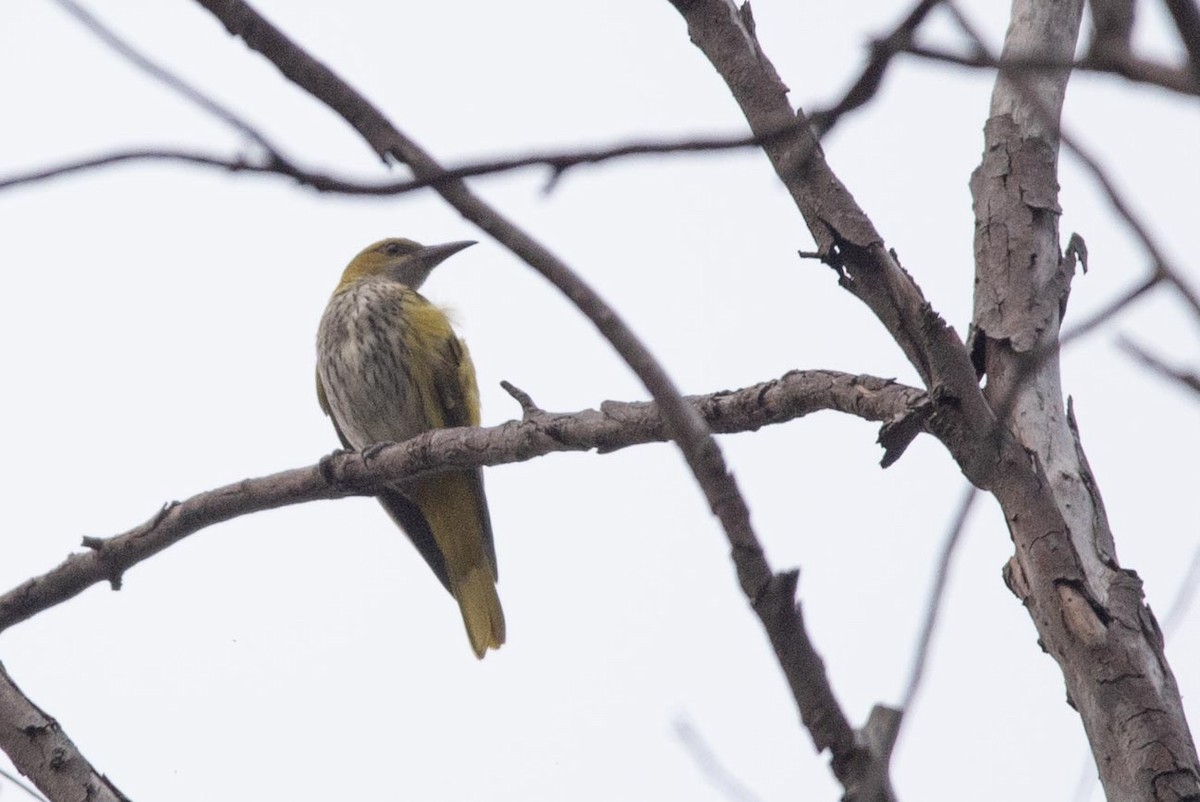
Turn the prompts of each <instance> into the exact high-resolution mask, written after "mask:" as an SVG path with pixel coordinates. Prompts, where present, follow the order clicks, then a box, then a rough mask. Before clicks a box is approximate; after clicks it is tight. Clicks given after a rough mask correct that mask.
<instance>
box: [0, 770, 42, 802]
mask: <svg viewBox="0 0 1200 802" xmlns="http://www.w3.org/2000/svg"><path fill="white" fill-rule="evenodd" d="M0 777H3V778H4V779H6V780H8V781H9V782H10V783H12V784H13V785H15V786H16V787H17V788H19V789H20V790H22V791H24V792H25V793H26V794H28V795H29V796H31V797H33V798H34V799H37V800H39V802H47V800H46V797H44V796H42V795H41V794H39V793H38V792H37V789H35V788H33V787H32V786H30V785H28V784H27V783H25V782H24V781H22V780H21V778H20V777H18V776H17V775H15V774H13V773H12V772H10V771H7V770H4V769H0Z"/></svg>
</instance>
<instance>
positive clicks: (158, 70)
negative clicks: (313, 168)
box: [54, 0, 280, 159]
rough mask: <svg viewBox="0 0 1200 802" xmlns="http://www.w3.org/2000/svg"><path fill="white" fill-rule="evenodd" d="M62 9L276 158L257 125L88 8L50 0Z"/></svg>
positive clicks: (97, 36)
mask: <svg viewBox="0 0 1200 802" xmlns="http://www.w3.org/2000/svg"><path fill="white" fill-rule="evenodd" d="M54 2H55V3H57V4H58V5H59V7H60V8H62V9H63V10H64V11H66V12H67V13H68V14H70V15H71V16H73V17H74V18H75V19H76V20H78V21H79V22H80V23H82V24H83V26H84V27H86V28H87V29H88V30H89V31H91V33H92V35H93V36H95V37H96V38H97V39H99V40H100V41H101V42H103V43H104V44H106V45H108V46H109V47H110V48H112V49H113V50H114V51H115V52H116V53H117V54H118V55H120V56H121V57H122V58H124V59H126V60H127V61H129V62H130V63H132V64H133V65H134V66H135V67H137V68H138V69H139V70H142V71H143V72H145V73H146V74H148V75H150V76H151V77H153V78H154V79H155V80H157V81H159V82H160V83H161V84H163V85H164V86H166V87H168V88H170V89H172V90H173V91H175V92H176V93H178V94H179V95H180V96H182V97H183V98H184V99H186V100H188V101H189V102H191V103H194V104H196V105H197V106H199V107H200V108H202V109H204V110H205V111H207V112H208V113H209V114H211V115H213V116H214V117H216V118H217V119H219V120H221V121H222V122H224V123H225V124H226V125H228V126H230V127H231V128H234V129H236V130H237V131H240V132H241V133H242V134H243V135H244V136H246V138H248V139H250V140H251V141H253V142H254V143H256V144H257V145H259V146H260V147H261V148H262V149H263V150H265V151H266V152H267V153H268V154H269V155H270V156H271V157H272V158H276V159H278V158H280V156H279V151H278V150H277V149H276V148H275V146H274V145H272V144H271V143H270V142H269V141H267V138H266V137H265V136H263V134H262V133H261V132H260V131H258V129H256V128H254V127H253V126H251V125H250V124H249V123H247V122H246V121H245V120H243V119H242V118H241V117H239V116H238V115H237V114H235V113H234V112H233V111H231V110H230V109H228V108H226V107H225V106H223V105H221V104H220V103H218V102H217V101H215V100H213V99H212V98H210V97H209V96H208V95H206V94H204V93H203V92H201V91H200V90H199V89H197V88H196V87H194V86H192V85H191V84H189V83H188V82H187V81H185V80H183V79H182V78H180V77H179V76H178V75H175V74H174V73H173V72H171V71H170V70H168V69H167V68H166V67H164V66H162V65H161V64H158V63H157V62H155V61H152V60H151V59H150V58H149V57H147V56H145V55H144V54H142V53H140V52H138V50H137V49H136V48H134V47H133V46H132V45H130V44H129V43H128V42H126V41H125V40H124V39H122V38H121V37H120V36H118V35H117V34H116V33H115V32H114V31H113V30H112V29H110V28H108V27H107V26H105V25H104V23H102V22H101V21H100V20H99V19H97V18H96V17H95V16H94V15H93V14H92V13H91V12H89V11H88V10H86V9H85V8H83V7H82V6H80V5H79V4H78V3H76V2H75V1H74V0H54Z"/></svg>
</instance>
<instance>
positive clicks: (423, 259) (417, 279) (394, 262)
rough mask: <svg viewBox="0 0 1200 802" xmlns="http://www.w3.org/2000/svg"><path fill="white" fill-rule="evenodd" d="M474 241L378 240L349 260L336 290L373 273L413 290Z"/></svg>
mask: <svg viewBox="0 0 1200 802" xmlns="http://www.w3.org/2000/svg"><path fill="white" fill-rule="evenodd" d="M474 244H475V243H474V242H473V241H472V240H461V241H459V242H447V243H445V244H443V245H422V244H421V243H419V242H413V241H412V240H410V239H402V238H399V237H393V238H391V239H385V240H380V241H379V242H376V243H375V244H374V245H370V246H368V247H366V248H364V249H363V250H362V252H361V253H359V254H358V256H355V257H354V258H353V259H352V260H351V261H350V264H349V265H347V266H346V271H345V272H344V273H342V281H341V283H340V284H339V285H338V289H339V290H340V289H342V288H343V287H346V286H348V285H350V284H353V283H355V282H357V281H359V280H361V279H364V278H370V277H372V276H386V277H387V278H390V279H391V280H393V281H397V282H399V283H401V284H403V285H405V286H407V287H411V288H412V289H414V290H415V289H419V288H420V286H421V285H422V284H423V283H424V282H425V279H427V278H428V277H429V271H431V270H433V269H434V268H435V267H437V266H438V265H439V264H441V263H442V262H443V261H445V260H446V259H447V258H448V257H450V256H453V255H454V254H456V253H458V252H459V251H461V250H462V249H463V248H469V247H470V246H472V245H474Z"/></svg>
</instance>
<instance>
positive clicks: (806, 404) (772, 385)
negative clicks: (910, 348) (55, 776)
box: [0, 371, 924, 631]
mask: <svg viewBox="0 0 1200 802" xmlns="http://www.w3.org/2000/svg"><path fill="white" fill-rule="evenodd" d="M923 398H924V393H922V392H921V391H919V390H917V389H915V388H912V387H906V386H904V385H901V384H896V383H894V382H891V381H888V380H886V379H877V378H874V377H871V376H852V375H849V374H845V373H837V372H833V371H794V372H792V373H788V374H786V375H784V376H783V377H781V378H779V379H776V380H773V381H768V382H764V383H762V384H757V385H754V386H752V387H746V388H744V389H741V390H736V391H726V392H720V393H713V394H712V395H705V396H696V397H691V398H689V399H688V403H689V405H690V407H691V408H692V409H694V410H695V411H696V412H697V413H698V414H699V415H701V416H702V417H703V419H704V420H705V421H707V422H708V424H709V425H710V426H711V427H712V429H713V430H714V431H716V432H744V431H753V430H756V429H758V428H760V427H762V426H767V425H770V424H775V423H783V422H785V421H789V420H793V419H795V418H799V417H803V416H804V415H807V414H809V413H811V412H816V411H818V410H837V411H841V412H845V413H848V414H852V415H856V416H858V417H861V418H864V419H866V420H870V421H891V420H894V419H898V418H901V417H903V416H904V415H905V414H906V413H907V411H908V410H909V409H910V408H912V407H915V406H917V405H918V404H920V402H921V401H922V399H923ZM666 439H667V434H666V427H665V423H664V421H663V418H662V416H661V415H660V414H659V408H658V405H657V404H654V403H650V402H643V403H619V402H615V401H608V402H605V403H604V404H602V405H601V407H600V409H599V410H594V409H589V410H583V411H582V412H576V413H572V414H565V413H563V414H559V413H550V412H541V411H535V412H533V413H532V414H527V415H526V417H525V419H524V420H521V421H509V422H508V423H504V424H501V425H500V426H493V427H489V428H477V429H442V430H439V431H435V432H430V433H428V434H425V435H421V436H420V437H417V438H414V439H413V440H410V441H408V442H406V443H402V444H398V445H394V446H388V447H386V448H383V449H380V450H379V451H377V452H372V453H371V456H370V459H369V460H364V459H363V458H362V456H361V455H359V454H357V453H339V454H335V455H334V456H332V457H329V458H326V459H325V460H323V461H322V462H321V463H320V464H319V465H314V466H310V467H306V468H296V469H294V470H290V471H283V472H282V473H277V474H273V475H271V476H264V477H260V478H257V479H246V480H243V481H240V482H235V483H233V484H230V485H226V486H225V487H220V488H217V489H215V490H210V491H208V492H206V493H200V494H198V495H196V496H193V497H192V498H189V499H187V500H186V501H183V502H180V503H175V504H171V505H168V506H166V507H165V508H164V509H163V510H162V511H160V512H159V513H158V514H157V515H155V516H154V517H153V518H152V519H151V520H150V521H148V522H146V523H145V524H142V525H141V526H138V527H136V528H134V529H132V530H130V531H129V532H126V533H125V534H122V535H119V536H117V537H114V538H110V539H107V540H89V541H87V545H88V546H89V547H90V549H89V550H88V551H86V552H82V553H77V554H72V555H71V556H70V557H68V558H67V559H66V560H65V561H64V562H63V563H62V564H61V565H59V566H58V567H57V568H55V569H53V570H51V571H49V572H48V573H46V574H43V575H42V576H39V577H35V578H33V579H30V580H28V581H26V582H24V583H22V584H21V585H18V586H17V587H16V588H14V589H13V590H11V591H9V592H8V593H5V594H4V595H3V596H0V631H3V630H4V629H7V628H8V627H10V626H12V625H13V624H16V623H19V622H20V621H24V620H25V619H27V618H29V617H31V616H33V615H35V614H36V613H38V612H41V611H42V610H45V609H47V608H49V607H52V606H54V605H55V604H59V603H60V602H63V601H66V600H67V599H70V598H72V597H74V596H76V595H78V594H79V593H82V592H83V591H84V590H85V589H87V588H88V587H90V586H92V585H95V584H97V583H99V582H105V581H108V582H113V583H119V581H120V578H121V576H122V574H123V573H124V572H125V571H126V570H127V569H128V568H130V567H131V566H133V565H136V564H137V563H139V562H141V561H142V560H145V559H147V558H148V557H151V556H153V555H154V554H157V553H158V552H160V551H162V550H163V549H166V548H168V547H170V546H172V545H173V544H175V543H177V542H179V541H180V540H182V539H183V538H185V537H187V536H188V535H191V534H193V533H195V532H198V531H200V530H201V529H204V528H205V527H208V526H212V525H213V524H217V523H221V522H223V521H228V520H231V519H233V518H236V517H239V516H242V515H247V514H249V513H252V512H258V511H261V510H270V509H275V508H277V507H283V506H287V505H290V504H301V503H304V502H308V501H316V500H319V499H334V498H343V497H346V496H354V495H371V493H372V491H373V489H374V488H376V487H378V486H379V485H380V484H384V483H387V482H391V481H394V480H396V479H399V478H402V477H408V476H413V475H415V474H419V473H428V472H434V471H437V470H446V469H451V468H468V467H475V466H479V465H499V464H503V463H510V462H521V461H524V460H528V459H532V458H534V457H539V456H542V455H544V454H550V453H552V452H556V451H587V450H589V449H593V448H594V449H598V450H600V451H601V452H605V453H607V452H610V451H616V450H618V449H621V448H626V447H628V446H632V445H639V444H642V443H652V442H663V441H665V440H666Z"/></svg>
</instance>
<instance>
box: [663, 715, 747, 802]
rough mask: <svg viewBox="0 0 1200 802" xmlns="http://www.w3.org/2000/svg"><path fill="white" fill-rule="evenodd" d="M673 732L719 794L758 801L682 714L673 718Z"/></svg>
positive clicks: (735, 799) (738, 801)
mask: <svg viewBox="0 0 1200 802" xmlns="http://www.w3.org/2000/svg"><path fill="white" fill-rule="evenodd" d="M675 734H676V735H677V736H678V737H679V742H680V743H682V744H683V746H684V748H685V749H687V751H688V754H689V755H691V757H692V761H693V762H694V763H695V764H696V765H697V766H698V767H699V769H700V771H701V772H703V773H704V776H705V777H707V778H708V781H709V783H711V784H712V786H713V788H714V789H716V790H717V791H718V792H719V793H720V794H721V796H723V797H725V798H726V799H727V800H729V802H759V796H758V795H757V794H755V793H754V792H753V791H751V790H750V789H749V788H747V787H746V786H745V784H744V783H742V781H741V780H739V779H738V778H737V777H736V776H735V775H734V774H733V772H731V771H730V770H729V769H727V768H725V767H724V766H722V765H721V761H720V760H719V759H718V758H717V756H716V754H715V753H714V752H713V750H712V747H710V746H709V745H708V742H707V741H706V740H705V739H704V736H703V735H701V734H700V732H699V730H697V729H696V728H695V727H694V726H693V725H692V723H691V722H690V721H688V720H687V719H686V718H684V717H682V716H680V717H679V718H677V719H675Z"/></svg>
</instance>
